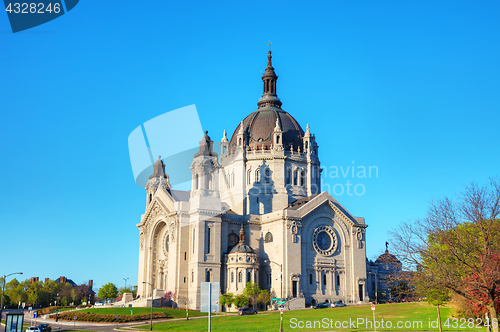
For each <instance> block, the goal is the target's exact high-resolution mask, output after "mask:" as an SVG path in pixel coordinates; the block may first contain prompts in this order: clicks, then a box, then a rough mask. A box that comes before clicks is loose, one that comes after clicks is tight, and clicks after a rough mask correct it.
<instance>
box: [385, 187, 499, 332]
mask: <svg viewBox="0 0 500 332" xmlns="http://www.w3.org/2000/svg"><path fill="white" fill-rule="evenodd" d="M499 214H500V183H499V181H498V180H497V179H491V181H490V183H489V185H487V186H478V185H476V184H474V183H472V184H470V185H469V186H467V187H465V189H464V191H463V192H462V193H461V194H459V195H457V197H456V199H455V200H453V199H450V198H444V199H441V200H438V201H434V202H432V204H431V206H430V208H429V211H428V213H427V216H426V217H425V218H423V219H421V220H417V221H412V222H406V223H403V224H401V225H400V226H399V227H398V228H397V229H396V230H395V231H393V232H392V237H393V244H394V247H395V252H396V254H397V256H399V258H400V259H401V260H402V262H403V263H404V264H405V265H406V266H407V267H408V268H410V269H413V270H414V273H417V274H421V275H422V276H423V277H425V279H427V280H430V281H431V282H432V283H433V284H434V285H435V286H436V287H440V288H444V289H447V290H450V291H453V292H455V293H456V294H458V295H460V296H462V297H464V298H465V299H467V300H469V301H471V303H475V304H477V305H479V306H482V307H484V308H485V309H486V310H487V311H488V312H489V313H490V318H491V320H492V321H498V320H497V311H498V308H497V307H496V306H495V303H496V302H498V295H499V293H498V292H497V289H498V287H499V285H500V260H499V254H500V221H499V219H498V218H499ZM492 325H493V326H492V327H493V332H498V324H492Z"/></svg>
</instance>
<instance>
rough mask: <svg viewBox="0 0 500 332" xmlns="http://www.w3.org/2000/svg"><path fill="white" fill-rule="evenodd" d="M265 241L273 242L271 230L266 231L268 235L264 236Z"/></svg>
mask: <svg viewBox="0 0 500 332" xmlns="http://www.w3.org/2000/svg"><path fill="white" fill-rule="evenodd" d="M264 242H265V243H269V242H273V234H271V232H267V233H266V236H265V237H264Z"/></svg>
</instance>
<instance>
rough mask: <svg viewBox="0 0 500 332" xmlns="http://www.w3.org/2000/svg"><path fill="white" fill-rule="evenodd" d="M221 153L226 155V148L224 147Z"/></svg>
mask: <svg viewBox="0 0 500 332" xmlns="http://www.w3.org/2000/svg"><path fill="white" fill-rule="evenodd" d="M222 153H223V154H226V147H225V146H224V147H223V148H222Z"/></svg>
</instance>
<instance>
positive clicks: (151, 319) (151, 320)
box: [142, 281, 153, 331]
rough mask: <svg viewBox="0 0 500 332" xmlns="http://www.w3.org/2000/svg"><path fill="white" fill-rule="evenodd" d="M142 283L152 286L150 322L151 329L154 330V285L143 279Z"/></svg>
mask: <svg viewBox="0 0 500 332" xmlns="http://www.w3.org/2000/svg"><path fill="white" fill-rule="evenodd" d="M142 283H143V284H148V285H149V286H151V318H150V323H149V330H150V331H152V330H153V285H152V284H150V283H149V282H146V281H143V282H142Z"/></svg>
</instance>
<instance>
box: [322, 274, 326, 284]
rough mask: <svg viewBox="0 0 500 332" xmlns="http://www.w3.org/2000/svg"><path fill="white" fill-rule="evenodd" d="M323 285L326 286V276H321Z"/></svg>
mask: <svg viewBox="0 0 500 332" xmlns="http://www.w3.org/2000/svg"><path fill="white" fill-rule="evenodd" d="M323 285H326V274H323Z"/></svg>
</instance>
